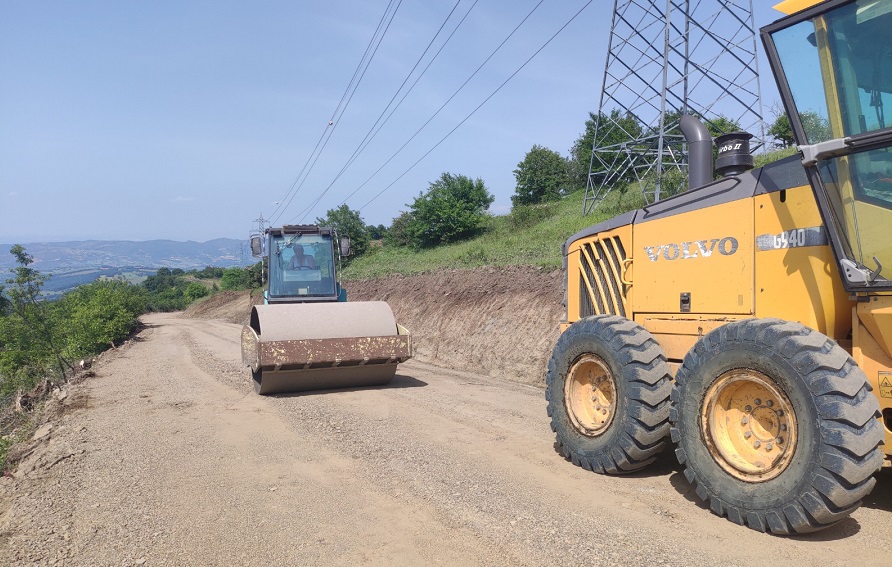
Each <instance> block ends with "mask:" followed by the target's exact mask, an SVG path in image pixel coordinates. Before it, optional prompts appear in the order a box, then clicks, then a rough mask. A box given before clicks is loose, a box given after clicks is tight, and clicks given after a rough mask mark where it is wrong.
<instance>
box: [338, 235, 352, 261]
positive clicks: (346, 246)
mask: <svg viewBox="0 0 892 567" xmlns="http://www.w3.org/2000/svg"><path fill="white" fill-rule="evenodd" d="M340 246H341V256H349V255H350V252H351V250H350V237H349V236H342V237H341V242H340Z"/></svg>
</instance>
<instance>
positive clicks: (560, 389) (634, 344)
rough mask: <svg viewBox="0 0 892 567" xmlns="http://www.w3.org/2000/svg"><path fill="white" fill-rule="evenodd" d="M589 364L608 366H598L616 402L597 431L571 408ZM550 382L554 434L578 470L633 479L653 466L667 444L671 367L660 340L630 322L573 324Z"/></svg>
mask: <svg viewBox="0 0 892 567" xmlns="http://www.w3.org/2000/svg"><path fill="white" fill-rule="evenodd" d="M585 361H591V364H593V365H596V366H597V365H602V366H597V367H598V368H603V369H604V370H605V373H606V374H610V378H612V385H611V386H610V388H612V395H611V397H613V398H615V402H614V404H613V406H612V410H611V411H610V413H609V415H607V414H605V415H606V416H607V417H608V418H610V419H609V421H607V422H605V423H602V424H598V425H595V426H593V427H594V428H595V429H597V431H593V430H586V428H585V427H583V426H582V425H579V422H580V419H578V418H577V417H575V413H578V412H574V411H573V410H572V409H568V405H572V403H571V402H568V400H567V399H566V397H567V396H566V395H565V391H566V388H567V387H568V384H569V383H571V382H572V383H573V384H575V383H576V382H573V381H574V380H578V379H579V374H580V372H581V371H580V370H576V369H578V368H583V367H582V366H580V365H582V364H587V363H586V362H585ZM571 369H573V370H572V373H573V374H574V375H575V377H574V376H571ZM602 380H603V376H602ZM545 383H546V389H545V397H546V399H547V400H548V415H549V416H550V417H551V428H552V429H553V430H554V432H555V434H556V436H557V444H558V447H559V448H560V451H561V453H562V454H563V455H564V457H567V458H569V459H570V460H571V461H572V462H573V463H574V464H575V465H578V466H581V467H583V468H585V469H587V470H591V471H594V472H597V473H604V474H625V473H630V472H634V471H637V470H640V469H642V468H644V467H645V466H647V465H649V464H650V463H652V462H653V461H654V459H655V458H656V455H657V454H658V453H660V451H662V450H663V449H664V448H665V447H666V445H667V444H668V434H669V421H668V420H669V394H670V392H671V390H672V381H671V377H670V375H669V366H668V365H667V364H666V357H665V355H664V354H663V350H662V349H661V348H660V345H659V344H657V342H656V340H654V338H653V336H652V335H651V334H650V333H649V332H647V331H646V330H645V329H644V328H643V327H641V326H640V325H638V324H636V323H634V322H632V321H629V320H628V319H624V318H622V317H616V316H613V315H598V316H595V317H588V318H586V319H581V320H579V321H577V322H575V323H573V324H572V325H570V328H568V329H567V330H566V331H565V332H564V333H563V334H562V335H561V337H560V339H559V340H558V342H557V344H556V345H555V347H554V351H553V353H552V355H551V360H550V361H549V362H548V374H547V375H546V377H545ZM589 391H590V392H592V390H591V389H590V390H589ZM592 398H594V395H593V396H592ZM592 404H594V402H592ZM589 409H591V410H594V407H592V408H589ZM597 409H598V412H600V410H601V407H600V406H598V407H597ZM574 419H575V420H576V424H574ZM582 421H584V420H582Z"/></svg>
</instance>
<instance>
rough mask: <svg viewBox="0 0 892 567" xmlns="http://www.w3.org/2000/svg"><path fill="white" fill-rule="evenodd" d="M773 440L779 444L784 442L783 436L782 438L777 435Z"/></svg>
mask: <svg viewBox="0 0 892 567" xmlns="http://www.w3.org/2000/svg"><path fill="white" fill-rule="evenodd" d="M775 441H777V444H778V445H780V444H781V443H783V442H784V438H783V437H778V438H777V439H775Z"/></svg>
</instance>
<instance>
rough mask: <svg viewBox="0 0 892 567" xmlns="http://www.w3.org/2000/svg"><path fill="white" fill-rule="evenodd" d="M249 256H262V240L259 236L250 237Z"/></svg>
mask: <svg viewBox="0 0 892 567" xmlns="http://www.w3.org/2000/svg"><path fill="white" fill-rule="evenodd" d="M251 256H254V257H255V258H260V257H261V256H263V240H262V239H261V238H260V237H259V236H252V237H251Z"/></svg>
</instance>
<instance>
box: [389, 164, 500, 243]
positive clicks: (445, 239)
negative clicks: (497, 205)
mask: <svg viewBox="0 0 892 567" xmlns="http://www.w3.org/2000/svg"><path fill="white" fill-rule="evenodd" d="M494 200H495V197H493V196H492V194H491V193H490V192H489V190H487V188H486V186H485V185H484V184H483V180H482V179H480V178H478V179H475V180H472V179H471V178H470V177H466V176H464V175H453V174H451V173H444V174H443V175H441V176H440V179H438V180H436V181H434V182H432V183H431V184H430V188H429V189H428V190H427V192H426V193H420V194H419V195H418V197H416V198H415V201H414V202H413V203H412V205H410V211H409V216H410V220H409V223H408V227H407V232H408V234H409V237H410V240H411V242H412V244H413V245H414V246H416V247H418V248H425V247H432V246H437V245H439V244H446V243H449V242H457V241H459V240H463V239H466V238H470V237H472V236H475V235H477V234H479V233H480V232H482V231H483V224H484V221H485V220H486V219H487V218H488V214H487V212H486V211H487V209H488V208H489V206H490V205H491V204H492V202H493V201H494Z"/></svg>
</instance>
